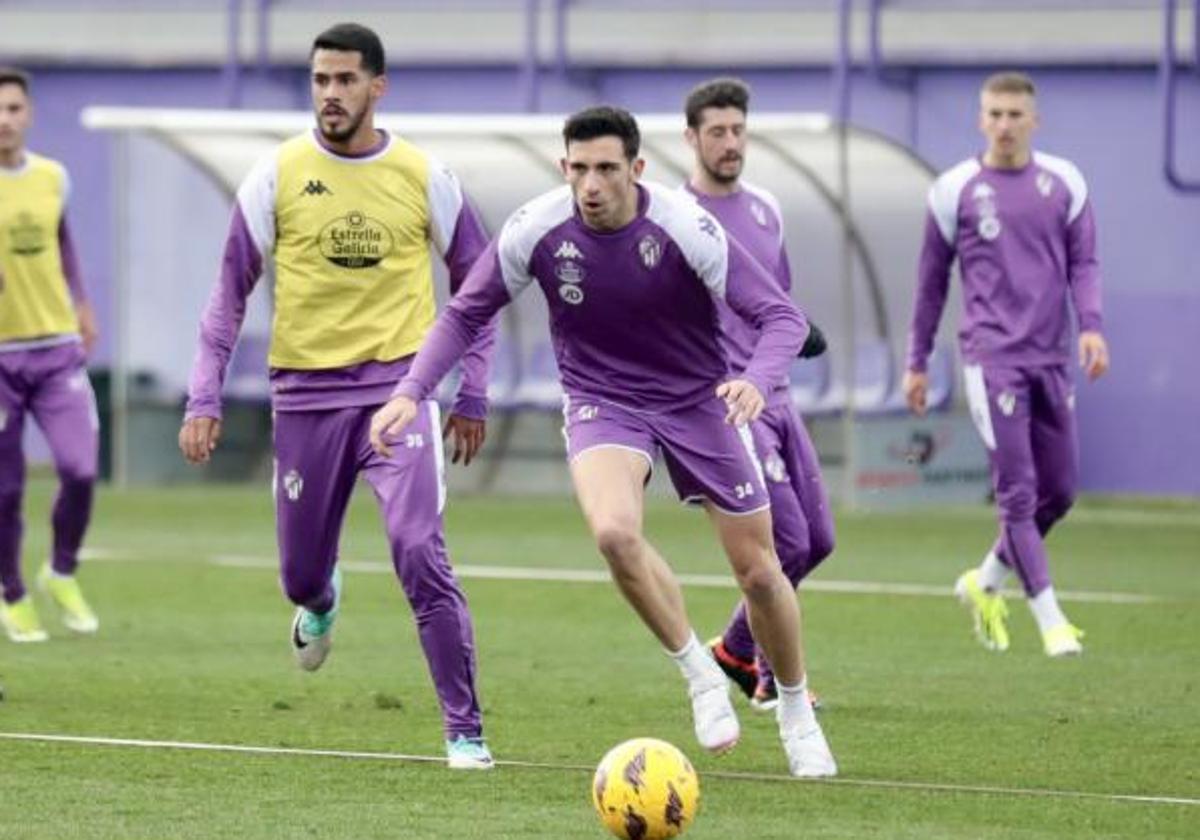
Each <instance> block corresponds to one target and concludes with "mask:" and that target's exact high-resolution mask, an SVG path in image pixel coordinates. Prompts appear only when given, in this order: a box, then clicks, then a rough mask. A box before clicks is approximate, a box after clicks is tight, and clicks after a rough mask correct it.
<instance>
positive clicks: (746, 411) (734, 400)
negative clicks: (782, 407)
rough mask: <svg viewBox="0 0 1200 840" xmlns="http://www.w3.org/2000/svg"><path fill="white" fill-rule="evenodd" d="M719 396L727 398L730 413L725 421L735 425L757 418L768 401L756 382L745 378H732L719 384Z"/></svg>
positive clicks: (726, 402) (726, 403)
mask: <svg viewBox="0 0 1200 840" xmlns="http://www.w3.org/2000/svg"><path fill="white" fill-rule="evenodd" d="M717 396H718V397H720V398H721V399H723V400H725V405H726V406H727V407H728V408H729V413H728V414H726V415H725V422H726V423H729V424H731V425H734V426H740V425H742V424H743V423H749V422H750V421H751V420H757V419H758V415H760V414H762V412H763V407H764V406H766V401H765V400H764V399H763V395H762V394H761V393H760V392H759V390H758V388H756V387H755V386H754V383H752V382H749V381H747V380H745V379H730V380H729V381H728V382H722V383H721V384H720V385H718V386H717Z"/></svg>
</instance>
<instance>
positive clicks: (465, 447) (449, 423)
mask: <svg viewBox="0 0 1200 840" xmlns="http://www.w3.org/2000/svg"><path fill="white" fill-rule="evenodd" d="M451 434H453V435H454V452H453V454H452V455H451V456H450V463H452V464H457V463H458V461H459V459H460V458H461V459H462V462H463V466H464V467H465V466H467V465H468V464H470V463H471V459H472V458H474V457H475V455H476V454H477V453H478V452H479V450H480V448H481V447H482V446H483V441H484V440H485V439H486V438H487V423H486V422H485V421H483V420H475V419H472V418H470V417H463V416H462V415H461V414H451V415H450V416H449V417H448V418H447V419H446V425H445V427H444V428H443V429H442V438H443V439H445V438H448V437H450V435H451Z"/></svg>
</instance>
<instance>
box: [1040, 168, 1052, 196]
mask: <svg viewBox="0 0 1200 840" xmlns="http://www.w3.org/2000/svg"><path fill="white" fill-rule="evenodd" d="M1036 183H1037V190H1038V192H1040V193H1041V194H1042V197H1043V198H1049V197H1050V193H1051V192H1053V190H1054V179H1053V178H1051V177H1050V173H1049V172H1045V171H1042V172H1039V173H1038V176H1037V182H1036Z"/></svg>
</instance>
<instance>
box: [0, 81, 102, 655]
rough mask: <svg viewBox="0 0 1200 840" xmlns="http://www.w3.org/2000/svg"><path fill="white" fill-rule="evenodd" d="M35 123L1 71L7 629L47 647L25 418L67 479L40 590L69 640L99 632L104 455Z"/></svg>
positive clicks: (75, 293)
mask: <svg viewBox="0 0 1200 840" xmlns="http://www.w3.org/2000/svg"><path fill="white" fill-rule="evenodd" d="M32 120H33V100H32V96H31V93H30V82H29V77H28V76H27V75H26V74H25V73H23V72H21V71H19V70H15V69H0V586H2V587H3V598H2V599H0V624H2V625H3V626H4V630H5V632H6V633H7V634H8V637H9V638H10V639H11V640H12V641H14V642H41V641H45V640H46V638H47V634H46V631H45V629H44V628H43V627H42V624H41V621H40V619H39V618H38V614H37V610H36V609H35V607H34V604H33V599H32V598H31V597H30V596H29V594H28V592H27V591H26V589H25V584H24V582H23V580H22V578H21V532H22V522H21V498H22V496H23V494H24V489H25V454H24V451H23V449H22V434H23V432H24V429H25V416H26V414H30V415H32V417H33V421H34V422H35V423H37V424H38V427H39V428H40V429H41V430H42V433H43V434H44V435H45V437H46V440H47V442H48V443H49V444H50V451H51V453H52V456H53V459H54V467H55V470H56V471H57V473H58V479H59V491H58V498H57V499H56V500H55V502H54V511H53V513H52V515H51V526H52V528H53V533H54V541H53V549H52V553H51V556H50V562H49V563H47V564H46V565H44V566H43V567H42V569H41V572H40V573H39V574H38V584H39V585H40V586H41V587H42V589H43V590H45V591H46V593H47V594H49V595H50V597H51V599H52V600H53V601H54V602H55V604H56V605H57V606H58V607H59V608H60V610H61V611H62V619H63V624H64V625H65V626H66V627H67V629H69V630H72V631H74V632H76V633H95V632H96V631H97V629H99V626H100V625H99V621H98V620H97V619H96V615H95V613H94V612H92V609H91V607H90V606H89V605H88V603H87V601H86V600H85V599H84V597H83V592H82V591H81V590H80V587H79V583H78V582H77V581H76V579H75V572H76V569H77V568H78V566H79V547H80V544H81V543H82V542H83V536H84V533H85V532H86V531H87V527H88V523H89V521H90V519H91V514H92V499H93V495H94V487H95V482H96V471H97V461H98V453H99V449H98V447H99V431H100V430H99V423H98V419H97V414H96V401H95V396H94V395H93V393H92V386H91V383H90V382H89V381H88V376H87V370H86V368H85V365H86V361H87V354H88V353H89V352H90V350H91V349H92V347H93V346H94V344H95V342H96V338H97V330H96V320H95V317H94V316H93V314H92V310H91V306H90V305H89V303H88V299H87V295H86V293H85V291H84V288H83V282H82V279H81V277H80V272H79V261H78V259H77V257H76V254H75V248H74V245H73V244H72V238H71V231H70V228H69V227H68V225H67V216H66V208H67V203H68V199H69V197H70V192H71V184H70V178H69V177H68V175H67V171H66V169H65V168H64V167H63V166H62V164H60V163H58V162H57V161H53V160H51V159H49V158H46V157H42V156H41V155H37V154H34V153H33V152H30V151H29V150H28V149H26V148H25V135H26V133H27V132H28V130H29V127H30V125H31V124H32Z"/></svg>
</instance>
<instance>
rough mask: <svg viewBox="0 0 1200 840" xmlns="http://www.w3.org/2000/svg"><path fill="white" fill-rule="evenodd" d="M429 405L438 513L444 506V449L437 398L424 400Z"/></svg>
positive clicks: (440, 409) (440, 414)
mask: <svg viewBox="0 0 1200 840" xmlns="http://www.w3.org/2000/svg"><path fill="white" fill-rule="evenodd" d="M425 404H426V405H428V406H429V422H430V424H431V427H430V430H429V436H430V437H431V438H433V468H434V471H435V473H436V475H435V477H436V478H437V488H438V506H437V510H438V515H439V516H440V515H441V513H442V510H443V509H444V508H445V507H446V449H445V446H444V445H443V443H442V407H441V406H440V405H438V402H437V400H426V401H425Z"/></svg>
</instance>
